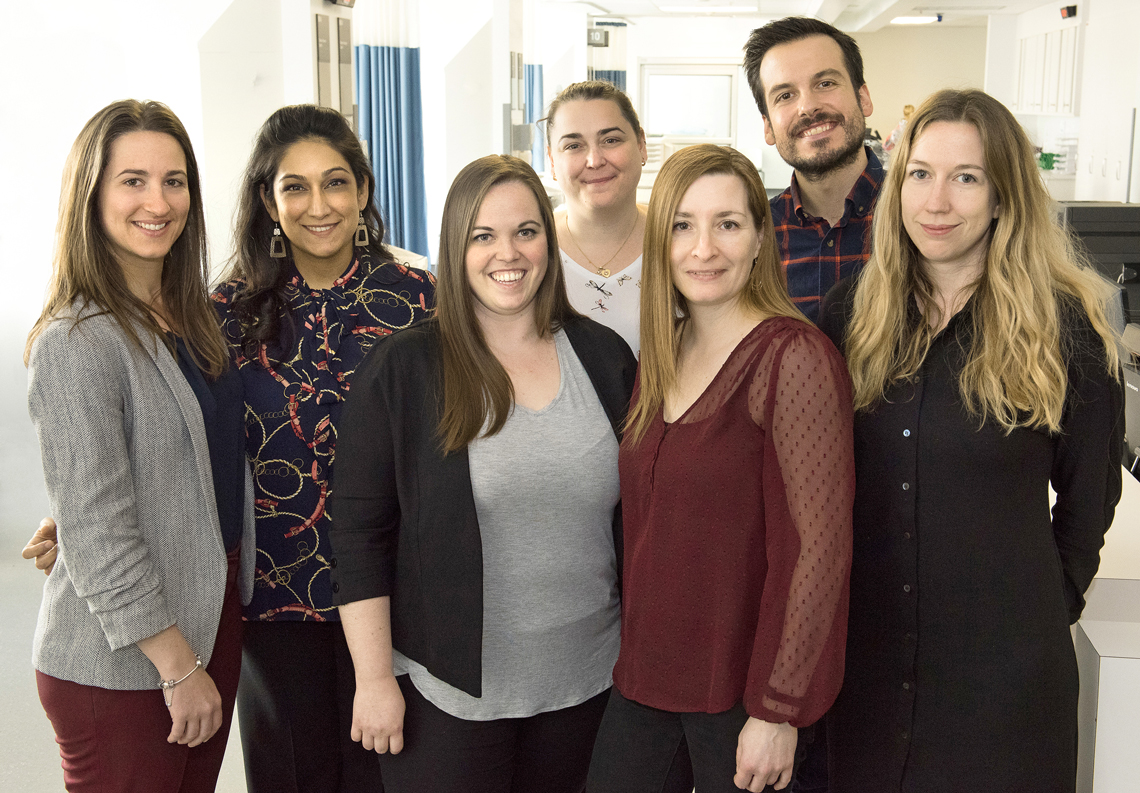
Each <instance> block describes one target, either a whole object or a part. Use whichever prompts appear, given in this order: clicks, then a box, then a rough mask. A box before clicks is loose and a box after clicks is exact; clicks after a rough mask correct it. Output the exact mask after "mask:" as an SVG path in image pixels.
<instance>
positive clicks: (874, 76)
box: [854, 24, 986, 138]
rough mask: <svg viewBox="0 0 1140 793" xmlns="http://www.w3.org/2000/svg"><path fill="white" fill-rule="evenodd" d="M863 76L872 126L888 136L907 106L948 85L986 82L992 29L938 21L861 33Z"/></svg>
mask: <svg viewBox="0 0 1140 793" xmlns="http://www.w3.org/2000/svg"><path fill="white" fill-rule="evenodd" d="M854 39H855V41H857V42H858V43H859V50H860V51H861V52H862V53H863V75H864V78H865V79H866V80H867V87H868V88H870V90H871V102H872V104H873V105H874V106H875V109H874V112H873V113H872V114H871V115H870V116H869V117H868V118H867V125H868V126H869V127H871V128H872V129H877V130H878V131H879V133H880V134H881V135H882V136H883V138H886V137H887V135H889V134H890V133H891V130H892V129H894V128H895V125H896V124H898V123H899V119H901V118H902V109H903V105H907V104H911V105H914V106H915V107H917V106H918V105H919V103H921V102H922V100H923V99H925V98H926V97H928V96H929V95H930V94H932V93H934V92H935V91H937V90H939V89H942V88H979V89H980V88H982V87H983V86H984V84H985V69H986V29H985V28H983V27H951V26H941V25H936V24H931V25H922V26H918V27H914V26H912V27H900V26H894V27H891V26H889V25H888V26H887V27H884V28H882V29H881V30H878V31H876V32H874V33H856V34H854Z"/></svg>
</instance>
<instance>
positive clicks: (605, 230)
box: [544, 80, 647, 354]
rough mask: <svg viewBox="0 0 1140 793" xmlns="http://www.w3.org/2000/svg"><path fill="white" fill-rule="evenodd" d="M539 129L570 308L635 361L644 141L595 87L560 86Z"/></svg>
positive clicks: (630, 113)
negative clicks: (557, 205)
mask: <svg viewBox="0 0 1140 793" xmlns="http://www.w3.org/2000/svg"><path fill="white" fill-rule="evenodd" d="M544 121H545V123H546V142H547V146H546V154H547V156H548V157H549V158H550V166H551V173H552V175H553V177H554V179H555V181H557V182H558V184H559V186H561V188H562V191H563V193H565V195H566V205H565V209H564V210H560V211H559V212H558V213H557V214H556V216H555V221H556V223H557V229H558V242H559V247H560V248H561V253H562V267H563V271H564V272H565V275H566V289H567V292H568V293H569V296H570V303H571V305H573V306H574V308H576V309H577V310H578V311H580V312H582V313H583V314H585V315H586V316H588V317H590V318H591V319H593V320H595V321H597V322H600V323H602V324H603V325H607V326H609V327H611V328H613V329H614V330H616V331H617V332H618V333H619V334H621V336H622V338H624V339H625V340H626V342H627V343H628V344H629V346H630V347H631V348H633V351H634V353H635V354H636V353H637V351H638V348H639V340H638V316H639V313H638V312H639V299H640V295H641V244H642V238H643V237H644V236H645V211H646V207H645V206H643V205H639V204H638V203H637V182H638V180H639V179H640V178H641V167H642V166H643V165H645V160H646V156H647V155H646V151H645V133H644V132H643V131H642V129H641V124H640V122H639V121H638V120H637V113H636V112H634V109H633V104H632V103H631V102H630V101H629V97H628V96H626V95H625V94H624V93H622V92H621V91H620V90H618V89H617V88H615V87H614V86H613V85H612V84H610V83H607V82H603V81H601V80H588V81H586V82H581V83H574V84H572V85H570V86H567V87H566V88H565V89H563V91H562V93H560V94H559V95H558V96H557V97H555V99H554V101H553V102H551V103H550V109H549V111H548V113H547V115H546V118H545V119H544Z"/></svg>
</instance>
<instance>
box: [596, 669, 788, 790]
mask: <svg viewBox="0 0 1140 793" xmlns="http://www.w3.org/2000/svg"><path fill="white" fill-rule="evenodd" d="M746 721H748V714H747V713H746V712H745V710H744V705H743V703H740V702H738V703H737V704H736V705H735V706H734V707H733V708H732V709H731V710H728V711H725V712H724V713H673V712H671V711H666V710H658V709H657V708H651V707H649V706H647V705H642V704H640V703H638V702H634V701H633V700H630V699H626V698H625V697H623V696H622V695H621V693H620V692H619V691H618V690H617V688H616V687H614V688H613V689H611V693H610V701H609V705H608V706H607V707H606V715H605V717H604V718H603V719H602V726H601V727H600V728H599V729H598V741H597V744H596V745H595V747H594V757H593V760H592V761H591V763H590V775H589V780H588V781H587V784H586V791H587V793H662V791H664V790H665V789H666V787H665V786H666V779H667V777H668V774H669V769H670V766H671V765H673V763H674V758H675V756H676V754H677V751H678V749H679V748H680V747H681V745H682V741H687V742H688V746H689V755H690V757H691V758H692V763H693V777H694V781H695V782H696V786H697V791H698V793H739V788H737V787H736V785H735V784H734V783H733V781H732V778H733V777H734V776H735V775H736V746H737V739H738V738H739V737H740V731H741V730H742V729H743V728H744V723H745V722H746ZM764 790H766V791H769V790H772V787H771V786H769V787H766V788H764Z"/></svg>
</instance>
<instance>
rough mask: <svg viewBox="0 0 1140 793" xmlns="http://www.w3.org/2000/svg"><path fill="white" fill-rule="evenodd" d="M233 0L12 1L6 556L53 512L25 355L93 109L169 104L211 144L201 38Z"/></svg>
mask: <svg viewBox="0 0 1140 793" xmlns="http://www.w3.org/2000/svg"><path fill="white" fill-rule="evenodd" d="M227 3H228V0H195V2H193V3H148V2H112V1H111V0H58V1H57V2H53V3H51V4H46V5H45V4H33V3H20V4H8V5H6V6H5V12H6V13H5V21H4V25H3V30H2V32H0V74H3V75H4V80H3V81H0V107H3V108H4V118H3V123H0V174H2V177H3V184H4V185H6V189H5V190H3V191H0V217H2V218H3V223H0V267H2V268H3V274H4V284H5V288H4V289H3V290H0V416H3V417H4V419H3V423H2V424H0V449H3V453H2V454H0V554H3V555H5V557H6V558H7V557H9V556H10V555H11V554H12V553H14V552H15V551H16V549H18V548H20V547H22V546H23V544H24V539H26V535H28V534H29V533H30V531H29V530H30V528H31V527H33V526H34V524H35V523H37V522H38V521H39V517H40V516H41V515H43V514H46V513H45V511H46V509H47V499H46V496H45V495H44V490H43V480H42V471H41V468H40V461H39V448H38V445H37V443H36V440H35V434H34V432H33V431H32V428H31V424H30V422H29V420H28V417H27V416H28V414H27V407H26V399H25V393H26V388H27V377H26V373H25V370H24V366H23V362H22V360H21V358H22V353H23V346H24V337H25V335H26V334H27V332H28V329H29V328H30V327H31V325H32V323H33V322H34V321H35V318H36V317H37V316H38V315H39V311H40V308H41V306H42V303H43V295H44V287H45V286H46V284H47V281H48V278H49V276H50V274H51V254H52V240H53V236H54V229H55V220H56V215H57V206H58V201H59V185H60V175H61V173H62V170H63V162H64V159H65V158H66V156H67V152H68V149H69V148H70V147H71V143H72V141H73V140H74V139H75V136H76V135H77V134H78V133H79V130H80V128H81V127H82V126H83V124H84V123H85V122H86V121H87V119H88V118H90V117H91V115H93V114H94V113H95V111H97V110H98V109H99V108H101V107H103V106H104V105H106V104H108V103H109V102H112V101H114V100H116V99H123V98H127V97H135V98H139V99H158V100H161V101H163V102H165V103H166V104H168V105H170V107H171V108H172V109H173V110H174V111H175V112H176V113H177V114H178V115H179V117H180V118H181V119H182V121H183V123H184V124H185V125H186V127H187V129H188V130H189V132H190V137H191V139H192V140H193V143H194V146H195V148H196V149H197V150H198V151H201V150H202V147H203V138H202V106H201V83H200V77H199V69H198V49H197V44H198V39H199V38H200V37H201V36H202V34H203V33H204V32H205V31H206V30H207V29H208V28H209V27H210V25H211V24H212V22H213V21H214V19H216V18H217V16H218V14H219V13H221V11H222V10H223V9H224V8H225V7H226V5H227ZM251 35H253V34H251ZM204 178H206V179H208V178H209V177H208V174H206V175H204ZM210 220H211V222H212V221H213V218H210Z"/></svg>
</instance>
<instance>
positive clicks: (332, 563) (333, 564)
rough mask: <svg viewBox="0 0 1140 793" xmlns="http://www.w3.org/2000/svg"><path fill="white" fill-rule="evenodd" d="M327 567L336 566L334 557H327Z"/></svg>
mask: <svg viewBox="0 0 1140 793" xmlns="http://www.w3.org/2000/svg"><path fill="white" fill-rule="evenodd" d="M329 567H336V559H335V558H334V559H329Z"/></svg>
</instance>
